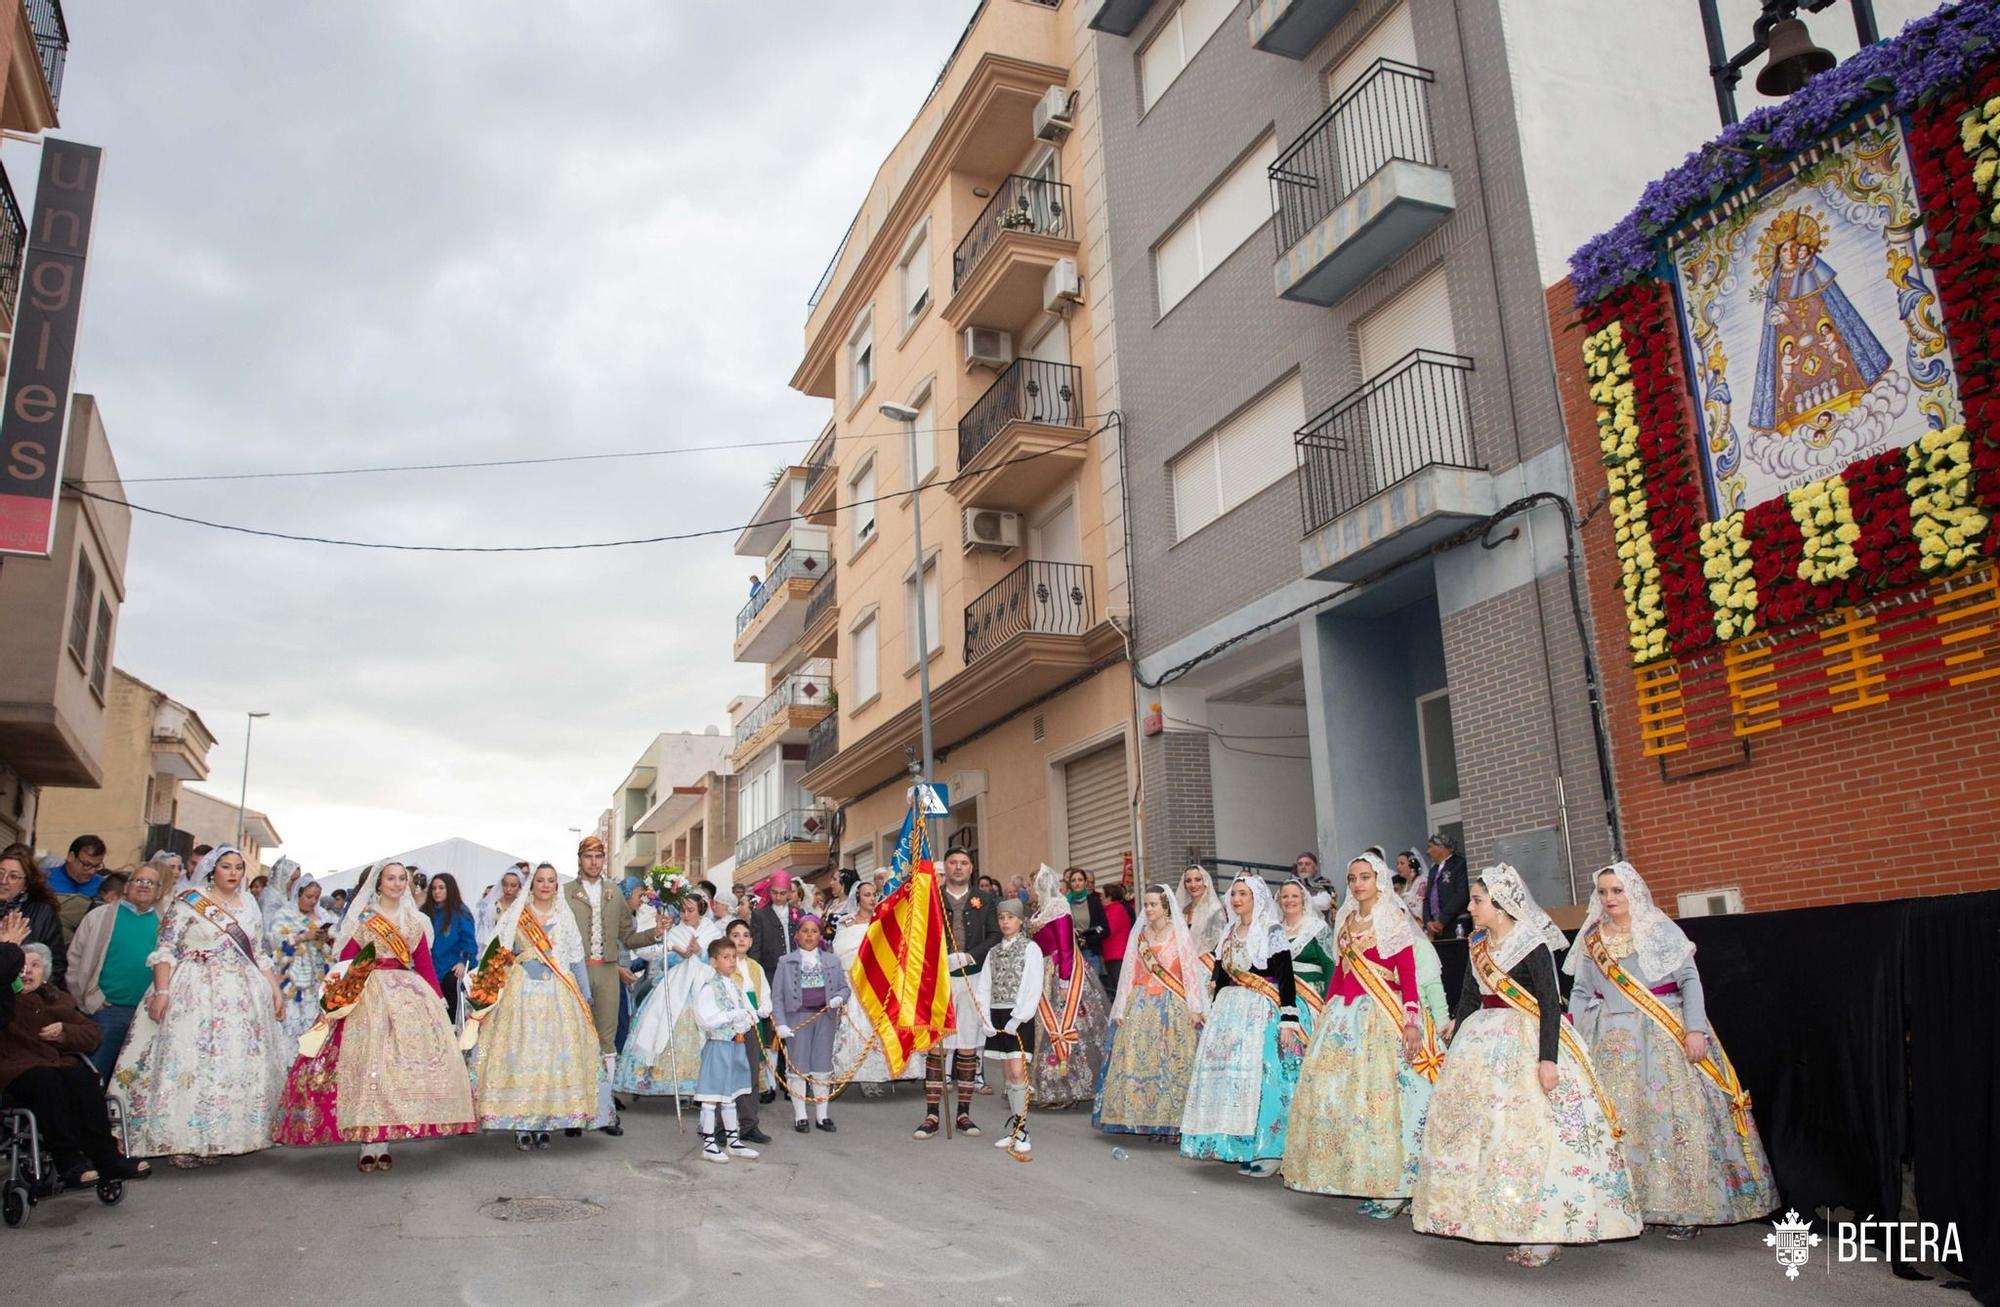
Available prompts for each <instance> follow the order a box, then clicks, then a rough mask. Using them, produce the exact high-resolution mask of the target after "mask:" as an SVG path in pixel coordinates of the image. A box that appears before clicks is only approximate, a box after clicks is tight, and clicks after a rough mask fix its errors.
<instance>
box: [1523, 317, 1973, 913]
mask: <svg viewBox="0 0 2000 1307" xmlns="http://www.w3.org/2000/svg"><path fill="white" fill-rule="evenodd" d="M1547 305H1548V314H1549V321H1550V323H1551V324H1552V325H1553V327H1554V328H1555V339H1556V367H1557V372H1558V375H1559V380H1560V385H1561V390H1562V396H1563V410H1564V414H1565V418H1566V425H1567V428H1568V432H1569V441H1570V451H1571V459H1572V462H1573V463H1574V465H1575V467H1576V478H1577V483H1578V484H1577V500H1578V502H1579V504H1582V505H1589V504H1591V503H1594V502H1595V501H1596V500H1597V499H1598V497H1599V496H1600V495H1601V494H1602V493H1603V492H1604V467H1603V463H1602V460H1601V458H1600V457H1599V455H1598V449H1597V423H1596V418H1595V414H1594V412H1593V410H1592V406H1591V404H1590V397H1589V388H1588V385H1587V384H1586V382H1585V379H1584V375H1583V360H1582V355H1581V352H1580V351H1581V348H1582V333H1581V332H1580V331H1579V330H1576V329H1568V330H1565V327H1566V325H1567V324H1569V323H1571V322H1573V321H1574V320H1575V318H1576V312H1575V308H1574V296H1573V294H1572V292H1571V289H1570V285H1569V283H1568V281H1566V280H1565V281H1563V282H1559V283H1557V284H1556V285H1554V286H1551V287H1549V288H1548V292H1547ZM1611 529H1612V528H1611V515H1610V514H1609V513H1599V514H1598V515H1597V516H1596V517H1594V518H1593V519H1592V520H1591V522H1590V524H1589V526H1588V527H1587V528H1586V529H1585V531H1584V533H1583V539H1584V556H1585V562H1586V570H1587V574H1588V576H1589V578H1590V587H1591V594H1592V596H1593V598H1594V599H1595V601H1596V602H1595V607H1596V609H1597V610H1598V612H1599V613H1600V615H1601V616H1600V618H1599V620H1597V621H1596V622H1595V623H1594V630H1595V637H1596V647H1597V657H1598V662H1599V666H1600V668H1601V671H1602V675H1603V678H1604V686H1605V699H1606V709H1607V716H1608V718H1609V722H1610V731H1611V744H1612V758H1613V766H1614V771H1615V775H1616V784H1617V789H1618V810H1619V815H1620V818H1621V819H1622V821H1623V823H1624V835H1625V848H1626V856H1627V857H1628V858H1630V859H1631V861H1632V863H1633V865H1634V866H1636V867H1638V868H1639V870H1640V871H1641V872H1643V873H1645V875H1646V878H1647V881H1648V882H1649V883H1650V884H1651V885H1652V886H1653V890H1654V893H1655V895H1656V896H1657V897H1658V898H1659V899H1660V901H1661V902H1662V903H1663V904H1664V905H1665V906H1666V907H1667V909H1668V910H1669V911H1672V910H1673V904H1674V896H1675V895H1676V894H1679V893H1684V892H1686V891H1690V890H1697V889H1725V888H1730V887H1735V888H1738V889H1741V890H1742V892H1743V906H1744V907H1745V908H1746V909H1748V910H1750V911H1753V912H1754V911H1770V910H1775V909H1779V908H1797V907H1812V906H1816V905H1821V904H1828V903H1852V902H1867V901H1874V900H1880V899H1896V898H1908V897H1910V896H1913V895H1918V894H1946V893H1957V892H1960V891H1965V890H1978V889H1994V888H2000V856H1996V855H1995V853H1994V852H1993V850H1994V849H1995V848H1996V847H1997V846H2000V802H1996V801H1995V797H1994V796H1995V795H1996V794H2000V683H1996V682H1992V681H1988V682H1986V683H1984V684H1983V685H1977V686H1967V687H1961V688H1958V689H1953V690H1946V691H1941V692H1938V693H1934V694H1929V695H1919V696H1916V697H1914V698H1910V699H1901V700H1897V701H1895V702H1893V703H1888V704H1884V705H1882V706H1880V707H1876V708H1870V709H1866V710H1864V711H1861V712H1853V713H1842V714H1840V715H1838V716H1835V717H1831V718H1820V719H1816V720H1812V721H1804V722H1798V723H1795V724H1791V725H1787V726H1785V727H1783V728H1781V729H1779V730H1776V731H1772V732H1770V733H1768V734H1765V735H1760V736H1758V737H1756V738H1755V739H1753V740H1749V741H1746V742H1745V749H1744V754H1743V757H1744V761H1742V762H1741V763H1739V764H1738V765H1736V766H1734V767H1731V768H1729V769H1727V770H1720V771H1711V772H1707V773H1705V774H1702V775H1697V776H1690V777H1685V778H1681V779H1669V778H1668V777H1667V776H1666V775H1664V774H1663V769H1662V768H1661V766H1660V763H1659V760H1657V759H1649V758H1646V757H1644V756H1643V755H1642V753H1641V750H1640V744H1639V722H1638V707H1637V704H1636V701H1635V689H1634V684H1633V673H1632V666H1631V663H1630V661H1629V654H1628V653H1627V651H1626V647H1625V627H1624V616H1623V614H1624V608H1623V604H1622V602H1621V601H1620V598H1619V595H1618V590H1617V587H1618V559H1617V556H1616V553H1615V552H1614V542H1613V540H1612V538H1611Z"/></svg>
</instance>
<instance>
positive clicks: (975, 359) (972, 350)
mask: <svg viewBox="0 0 2000 1307" xmlns="http://www.w3.org/2000/svg"><path fill="white" fill-rule="evenodd" d="M1013 361H1014V337H1013V336H1012V335H1010V334H1009V333H1007V332H1004V331H1001V330H1000V329H999V328H998V327H967V328H966V329H965V366H967V367H968V368H1004V367H1006V366H1007V365H1008V364H1009V363H1012V362H1013Z"/></svg>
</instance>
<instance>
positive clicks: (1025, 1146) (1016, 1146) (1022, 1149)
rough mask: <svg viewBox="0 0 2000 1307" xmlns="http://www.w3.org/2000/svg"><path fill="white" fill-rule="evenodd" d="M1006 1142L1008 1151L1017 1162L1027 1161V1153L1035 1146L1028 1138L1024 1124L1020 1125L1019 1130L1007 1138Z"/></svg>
mask: <svg viewBox="0 0 2000 1307" xmlns="http://www.w3.org/2000/svg"><path fill="white" fill-rule="evenodd" d="M1007 1144H1008V1148H1009V1151H1011V1152H1012V1153H1013V1155H1014V1160H1015V1161H1017V1162H1025V1161H1027V1160H1028V1154H1029V1153H1030V1152H1031V1151H1033V1149H1034V1147H1035V1145H1034V1143H1033V1142H1032V1141H1031V1140H1030V1139H1029V1138H1028V1128H1027V1127H1026V1126H1022V1127H1021V1130H1020V1132H1019V1133H1018V1134H1016V1135H1015V1136H1014V1137H1013V1138H1012V1139H1009V1140H1008V1141H1007Z"/></svg>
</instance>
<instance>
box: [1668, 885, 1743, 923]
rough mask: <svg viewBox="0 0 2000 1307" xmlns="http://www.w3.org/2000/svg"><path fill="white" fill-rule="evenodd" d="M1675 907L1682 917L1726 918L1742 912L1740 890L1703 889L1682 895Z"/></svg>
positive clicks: (1741, 892) (1741, 894) (1741, 893)
mask: <svg viewBox="0 0 2000 1307" xmlns="http://www.w3.org/2000/svg"><path fill="white" fill-rule="evenodd" d="M1677 906H1678V907H1679V909H1680V912H1679V915H1680V916H1683V917H1727V916H1734V915H1735V914H1736V913H1739V912H1741V911H1743V891H1742V890H1740V889H1704V890H1696V891H1695V892H1694V893H1692V894H1683V895H1681V896H1680V898H1679V902H1678V904H1677Z"/></svg>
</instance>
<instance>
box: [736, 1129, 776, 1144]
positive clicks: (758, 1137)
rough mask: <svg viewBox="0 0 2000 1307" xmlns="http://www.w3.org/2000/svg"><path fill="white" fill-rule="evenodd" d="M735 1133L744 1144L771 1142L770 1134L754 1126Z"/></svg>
mask: <svg viewBox="0 0 2000 1307" xmlns="http://www.w3.org/2000/svg"><path fill="white" fill-rule="evenodd" d="M737 1133H738V1136H739V1137H740V1138H741V1139H742V1140H743V1142H744V1143H746V1144H768V1143H770V1142H771V1136H769V1135H767V1134H765V1133H764V1132H763V1131H762V1130H758V1129H756V1128H755V1127H752V1128H751V1129H748V1130H742V1131H738V1132H737Z"/></svg>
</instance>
